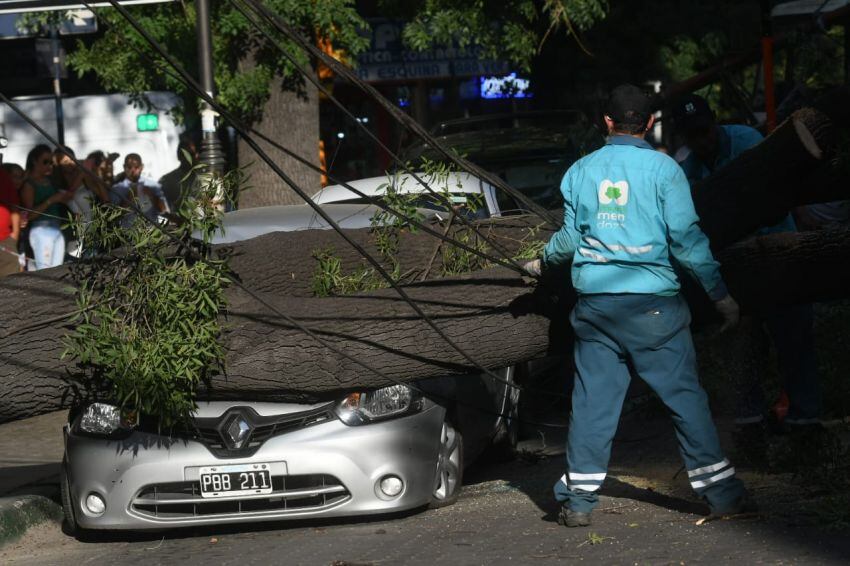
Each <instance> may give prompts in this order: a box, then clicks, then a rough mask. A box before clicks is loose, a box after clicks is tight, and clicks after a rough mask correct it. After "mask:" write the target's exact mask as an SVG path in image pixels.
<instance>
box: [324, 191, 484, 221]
mask: <svg viewBox="0 0 850 566" xmlns="http://www.w3.org/2000/svg"><path fill="white" fill-rule="evenodd" d="M445 196H448V198H449V199H450V200H451V204H452V208H453V209H454V211H455V212H463V213H464V215H465V216H466V217H468V218H487V217H488V216H489V213H488V211H487V206H486V205H485V203H484V198H483V196H482V195H481V194H480V193H448V195H444V194H443V193H440V196H437V195H435V194H432V193H414V194H407V195H404V199H405V204H406V205H408V206H413V207H415V208H424V209H427V210H434V211H437V212H448V209H449V203H447V202H446V200H445V198H444V197H445ZM376 200H379V201H380V202H382V203H384V204H386V205H388V206H391V207H392V204H391V203H388V202H387V200H386V199H385V198H383V197H382V196H381V195H376V196H373V197H371V198H365V197H353V198H350V199H345V200H340V201H335V202H334V204H374V202H375V201H376Z"/></svg>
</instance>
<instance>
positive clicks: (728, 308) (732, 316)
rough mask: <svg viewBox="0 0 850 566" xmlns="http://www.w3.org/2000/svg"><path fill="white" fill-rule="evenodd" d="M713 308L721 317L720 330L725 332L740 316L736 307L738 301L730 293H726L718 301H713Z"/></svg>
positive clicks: (739, 311)
mask: <svg viewBox="0 0 850 566" xmlns="http://www.w3.org/2000/svg"><path fill="white" fill-rule="evenodd" d="M714 308H715V309H717V312H718V313H720V316H721V317H723V324H721V325H720V332H726V331H727V330H729V329H730V328H732V327H733V326H735V325H736V324H738V321H739V320H740V318H741V309H740V308H738V303H736V302H735V299H733V298H732V295H726V296H725V297H723V298H722V299H720V300H719V301H714Z"/></svg>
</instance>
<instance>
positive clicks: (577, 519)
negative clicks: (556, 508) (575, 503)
mask: <svg viewBox="0 0 850 566" xmlns="http://www.w3.org/2000/svg"><path fill="white" fill-rule="evenodd" d="M558 523H560V524H561V525H564V526H565V527H587V526H589V525H590V513H589V512H588V513H580V512H578V511H573V510H572V509H570V508H569V507H567V506H566V505H564V506H562V507H561V511H560V512H559V513H558Z"/></svg>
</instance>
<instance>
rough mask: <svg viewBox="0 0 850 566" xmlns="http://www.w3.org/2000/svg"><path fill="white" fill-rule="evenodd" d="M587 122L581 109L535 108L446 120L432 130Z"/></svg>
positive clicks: (441, 133)
mask: <svg viewBox="0 0 850 566" xmlns="http://www.w3.org/2000/svg"><path fill="white" fill-rule="evenodd" d="M579 122H587V116H586V115H585V114H584V112H582V111H580V110H575V109H573V110H535V111H529V112H509V113H503V114H481V115H478V116H468V117H466V118H454V119H451V120H444V121H442V122H440V123H439V124H437V125H436V126H435V127H434V128H433V129H432V130H431V135H433V136H446V135H453V134H460V133H467V132H473V131H475V132H479V131H482V130H505V129H511V128H527V127H550V128H551V127H553V126H556V125H566V124H575V123H579Z"/></svg>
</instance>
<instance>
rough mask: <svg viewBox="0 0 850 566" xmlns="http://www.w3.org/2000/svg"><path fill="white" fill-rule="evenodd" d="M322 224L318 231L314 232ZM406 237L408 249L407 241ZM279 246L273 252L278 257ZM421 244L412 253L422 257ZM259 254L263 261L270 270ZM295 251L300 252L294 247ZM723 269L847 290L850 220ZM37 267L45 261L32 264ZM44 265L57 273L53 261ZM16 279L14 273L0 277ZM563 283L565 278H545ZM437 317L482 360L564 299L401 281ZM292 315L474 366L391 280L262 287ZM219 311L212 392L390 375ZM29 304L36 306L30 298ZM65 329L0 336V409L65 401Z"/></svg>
mask: <svg viewBox="0 0 850 566" xmlns="http://www.w3.org/2000/svg"><path fill="white" fill-rule="evenodd" d="M320 234H321V235H324V234H329V233H327V232H321V233H320ZM308 236H309V234H306V233H277V234H272V235H269V236H265V237H264V238H265V239H267V242H266V244H267V245H268V246H269V249H278V250H291V249H293V247H292V244H293V243H294V242H295V241H296V240H295V239H300V238H302V237H308ZM411 248H413V247H412V246H411ZM282 254H283V252H282V251H280V252H278V256H281V255H282ZM424 255H425V254H423V256H424ZM278 256H270V257H269V258H268V259H270V263H269V266H268V267H267V269H268V270H269V271H273V270H274V267H273V266H274V259H275V257H278ZM302 257H303V256H302ZM719 259H720V260H721V261H722V262H723V264H724V267H723V273H724V278H725V279H726V280H727V282H728V284H729V287H730V289H731V291H732V293H733V294H734V295H735V296H736V297H737V298H738V299H739V301H740V302H741V304H742V306H743V307H744V308H745V309H748V310H762V309H764V308H768V307H769V306H770V305H773V304H777V303H788V302H799V301H814V300H827V299H832V298H836V297H841V296H844V295H846V289H847V287H848V284H850V275H847V274H845V272H844V270H841V269H836V267H835V266H836V265H839V266H840V265H842V264H843V263H846V262H848V261H850V231H847V230H843V231H833V232H828V231H820V232H808V233H800V234H774V235H770V236H762V237H758V238H752V239H750V240H747V241H745V242H741V243H739V244H736V245H734V246H731V247H729V248H728V249H727V250H724V251H723V252H722V253H721V254H719ZM41 273H45V272H41ZM41 273H40V274H39V276H38V277H31V276H13V277H12V278H10V279H5V280H2V281H0V288H3V287H4V286H5V288H6V289H9V288H14V289H15V293H16V297H17V298H18V299H19V300H20V303H19V304H21V305H22V306H24V305H26V306H27V307H29V306H32V307H35V308H36V309H37V310H36V312H35V314H37V315H39V316H43V317H45V318H46V319H50V318H51V317H52V319H53V320H54V322H55V319H56V315H57V313H58V312H61V310H62V309H64V308H68V309H70V308H71V307H72V306H73V301H72V295H71V294H70V293H67V292H64V291H63V290H62V285H65V284H67V281H64V280H63V279H62V278H61V277H58V278H57V277H55V276H53V277H44V276H42V275H41ZM52 274H56V275H58V274H59V270H54V271H53V272H52ZM14 279H19V280H21V282H20V283H15V284H12V285H9V282H10V281H12V280H14ZM553 283H554V284H555V285H556V286H558V287H560V288H561V289H562V290H564V289H567V287H566V285H567V283H566V279H564V278H561V279H559V280H557V281H555V282H553ZM406 289H407V291H408V292H409V293H410V295H411V296H412V297H413V298H414V299H415V300H417V301H419V304H420V305H421V306H422V308H423V309H424V310H425V312H426V313H428V314H429V315H430V316H432V317H434V319H435V321H436V322H437V324H438V325H439V326H440V328H441V329H442V330H443V331H444V332H446V334H448V336H449V337H451V338H452V339H455V340H457V341H458V342H459V343H460V344H462V346H463V348H464V349H465V350H467V351H468V353H469V354H470V355H472V357H473V358H474V359H476V360H477V361H480V362H481V363H483V364H484V365H486V366H487V367H489V368H491V369H493V368H498V367H503V366H505V365H510V364H512V363H516V362H519V361H522V360H525V359H529V358H533V357H535V356H538V355H541V354H543V353H546V352H559V349H561V351H562V345H563V344H565V343H566V340H565V338H564V337H563V334H559V331H557V330H553V328H554V329H557V328H558V324H560V326H561V330H563V323H564V321H565V320H566V316H567V314H568V312H569V309H570V308H571V298H570V294H569V292H566V293H563V294H562V295H561V297H560V301H559V302H554V301H553V299H552V296H553V293H552V289H551V288H546V287H539V288H537V289H535V290H534V291H533V292H532V288H531V287H530V286H529V285H528V284H527V282H524V281H523V280H522V279H521V278H520V277H519V276H518V275H516V274H514V273H513V272H508V271H507V270H505V269H503V268H498V269H490V270H484V271H479V272H475V273H472V274H469V275H467V276H464V277H459V278H453V279H436V280H433V281H426V282H424V283H419V284H415V285H409V286H407V287H406ZM263 297H264V298H265V299H266V300H268V301H270V302H271V303H272V304H273V305H275V307H277V308H278V309H280V310H281V311H282V312H283V313H285V314H287V315H289V316H292V317H294V318H296V319H297V320H299V321H300V322H301V323H303V324H305V325H306V326H308V327H310V328H311V329H312V330H314V331H315V332H317V333H318V334H319V335H320V336H321V337H322V338H324V339H326V340H328V341H329V342H331V343H333V344H335V345H337V346H339V347H340V348H341V349H342V350H343V351H344V352H346V353H348V354H350V355H352V356H354V357H355V359H362V360H367V361H368V363H369V364H371V365H373V366H375V367H378V369H380V370H381V371H382V372H384V373H386V374H387V375H389V376H390V377H392V378H394V379H398V380H402V381H407V380H411V379H419V378H425V377H431V376H438V375H459V374H465V373H469V372H470V371H473V370H474V368H473V367H472V366H471V365H470V364H469V362H467V361H466V360H464V359H463V358H462V357H461V356H460V355H459V354H458V353H457V352H455V351H454V350H452V349H451V348H450V347H448V346H447V345H446V344H445V342H443V341H442V340H441V339H440V338H439V337H437V336H436V334H435V333H434V331H433V330H432V329H430V328H429V327H428V326H427V325H426V324H425V323H424V322H423V321H422V320H420V319H418V317H417V316H416V315H415V314H414V313H413V311H412V310H411V309H410V307H409V305H407V304H406V303H405V302H404V301H403V300H402V299H401V298H399V297H398V295H397V294H395V293H394V292H393V291H392V290H389V289H384V290H380V291H374V292H371V293H366V294H360V295H353V296H347V297H332V298H323V299H320V298H306V297H304V296H301V297H298V296H286V295H281V294H278V293H275V292H266V293H263ZM688 299H689V302H690V303H691V305H692V308H693V310H694V311H695V314H696V315H700V314H701V313H709V312H710V310H707V309H705V308H704V305H705V300H706V299H705V295H704V293H702V292H701V291H699V290H697V291H691V292H690V293H689V295H688ZM229 301H230V307H229V314H228V316H227V320H226V321H225V327H226V331H225V336H224V340H223V342H224V344H225V347H226V349H227V368H228V369H227V375H226V376H224V377H222V378H219V379H216V381H215V383H214V389H213V394H215V395H218V396H228V397H242V398H255V397H256V398H263V399H270V398H272V395H273V397H274V398H286V399H290V400H299V399H314V398H316V397H323V396H328V395H336V394H338V393H340V392H342V391H348V390H351V389H356V388H362V387H377V386H381V385H387V384H389V383H388V381H387V380H386V379H384V378H381V377H378V376H377V375H375V374H374V373H372V372H371V371H369V370H368V369H366V368H364V367H363V366H361V365H359V364H357V363H356V362H354V361H351V360H348V359H346V358H344V357H341V356H339V355H337V354H336V353H334V352H331V351H330V350H329V349H327V348H325V347H323V346H322V345H320V344H319V343H317V342H316V341H315V340H313V339H312V338H310V337H308V336H306V335H305V334H304V333H303V332H301V331H300V330H298V329H296V328H293V327H292V326H291V325H290V324H289V323H287V322H286V321H285V320H283V319H281V318H280V317H278V316H277V315H275V314H274V313H273V312H269V311H268V310H267V309H265V308H263V307H262V306H260V305H259V304H258V303H257V302H256V301H254V300H253V299H251V298H250V297H248V296H247V295H246V294H245V293H244V292H242V291H240V290H239V289H238V288H233V289H232V290H231V291H230V292H229ZM38 305H42V306H41V307H38ZM17 312H18V313H21V314H15V311H13V312H12V315H13V317H12V318H11V319H9V318H7V319H6V320H14V321H17V322H19V323H20V324H16V323H12V324H9V325H7V326H5V328H11V329H12V330H14V329H15V328H21V327H22V326H21V325H24V324H26V322H27V317H26V316H24V315H23V313H24V312H25V311H24V309H20V310H19V311H17ZM63 333H64V329H63V328H62V327H61V326H60V325H57V324H47V325H43V326H40V327H32V328H28V329H24V330H21V331H18V332H14V333H13V334H9V333H8V332H7V333H6V334H5V335H3V338H2V346H1V347H0V418H2V419H3V420H10V419H15V418H23V417H25V416H30V415H34V414H38V413H40V412H45V411H49V410H55V409H57V408H59V407H61V406H62V405H63V403H64V402H66V401H67V397H64V398H63V395H67V390H68V383H67V382H66V380H65V374H66V372H65V368H64V366H63V364H62V363H61V362H60V361H59V356H60V354H61V351H62V346H61V339H62V335H63Z"/></svg>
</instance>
